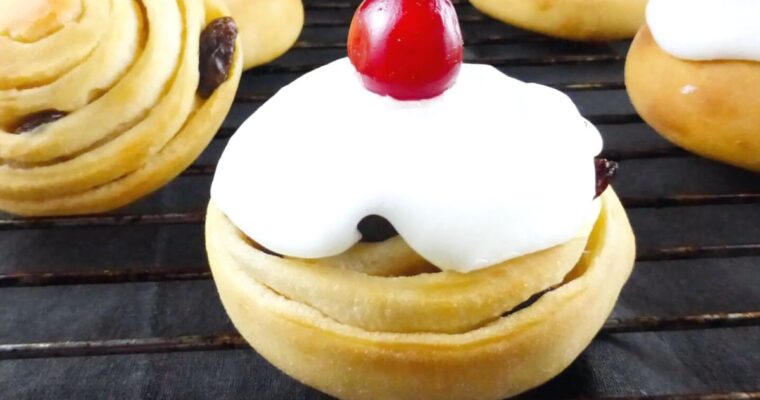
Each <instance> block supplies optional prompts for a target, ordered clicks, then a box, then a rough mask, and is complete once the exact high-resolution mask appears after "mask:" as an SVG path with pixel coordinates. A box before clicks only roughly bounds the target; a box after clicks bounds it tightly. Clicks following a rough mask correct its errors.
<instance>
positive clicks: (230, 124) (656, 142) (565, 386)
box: [0, 0, 760, 399]
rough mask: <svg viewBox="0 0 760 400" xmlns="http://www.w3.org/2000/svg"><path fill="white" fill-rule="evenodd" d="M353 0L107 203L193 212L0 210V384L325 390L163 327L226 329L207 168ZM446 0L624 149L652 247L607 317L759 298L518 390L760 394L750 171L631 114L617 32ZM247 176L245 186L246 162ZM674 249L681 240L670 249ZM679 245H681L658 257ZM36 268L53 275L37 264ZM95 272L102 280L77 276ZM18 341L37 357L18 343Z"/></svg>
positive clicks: (629, 189) (244, 353)
mask: <svg viewBox="0 0 760 400" xmlns="http://www.w3.org/2000/svg"><path fill="white" fill-rule="evenodd" d="M355 4H357V3H356V2H354V1H347V0H333V1H331V2H329V3H328V2H327V1H318V0H310V1H307V21H308V22H307V27H306V28H305V30H304V33H303V35H302V37H301V40H300V41H299V44H298V45H297V46H296V48H294V49H293V50H291V52H290V53H288V54H287V55H286V56H284V57H283V58H282V59H280V60H278V61H277V62H275V63H274V64H272V66H269V67H264V68H260V69H258V70H254V71H252V72H249V73H247V74H246V76H245V77H244V80H243V83H242V85H241V89H240V96H239V98H240V99H239V101H238V102H237V103H236V104H235V106H234V107H233V110H232V113H231V115H230V117H229V118H228V120H227V122H226V123H225V128H224V129H222V131H221V132H220V134H219V137H218V138H217V139H215V140H214V142H213V144H212V146H211V147H210V148H209V150H207V151H206V153H205V154H204V155H203V157H201V159H200V160H199V161H198V162H197V163H196V166H197V167H195V168H193V169H191V170H190V171H189V172H187V173H185V174H184V175H183V176H182V177H180V178H178V179H177V180H176V181H175V182H173V183H172V184H170V185H169V186H167V187H166V188H164V189H163V190H161V191H160V192H158V193H156V194H155V195H153V196H151V197H150V198H148V199H146V200H144V201H141V202H139V203H137V204H134V205H133V206H130V207H129V208H127V209H125V210H120V211H118V212H117V213H116V214H120V215H123V214H136V215H143V214H164V213H190V214H187V215H178V216H177V215H175V216H173V217H172V216H170V217H168V218H166V217H164V218H163V219H161V217H159V219H158V220H153V221H151V220H143V223H141V224H128V226H104V227H93V226H87V224H86V223H84V222H87V221H81V220H78V221H77V220H75V221H73V225H79V226H77V227H66V226H62V225H63V224H62V222H66V221H69V222H71V221H72V220H67V219H64V220H59V221H58V222H57V223H55V224H53V225H54V226H55V227H54V228H50V229H41V227H42V225H41V224H42V223H41V222H40V221H35V220H21V223H19V222H18V220H17V221H13V220H10V219H9V217H3V216H1V215H0V254H1V255H2V256H1V257H0V260H2V261H1V262H0V398H9V399H10V398H13V399H23V398H34V399H37V398H104V399H163V398H185V399H221V398H225V399H325V398H327V397H326V396H324V395H321V394H319V393H317V392H315V391H313V390H311V389H308V388H306V387H304V386H302V385H300V384H299V383H297V382H295V381H293V380H292V379H290V378H288V377H287V376H285V375H283V374H281V373H280V372H278V371H277V370H276V369H275V368H273V367H272V366H270V365H269V364H267V362H266V361H264V360H263V359H261V358H260V357H259V356H258V355H257V354H256V353H255V352H253V351H252V350H248V349H245V348H242V346H240V344H239V343H237V344H236V345H235V346H233V347H235V348H234V349H222V348H220V347H224V346H206V347H204V346H199V347H198V348H196V351H189V352H181V351H176V350H179V348H178V347H177V346H173V347H172V346H170V345H167V344H166V343H167V342H168V341H170V340H168V339H166V338H174V337H184V336H189V335H218V334H223V333H228V332H234V328H233V326H232V325H231V323H230V322H229V320H228V318H227V316H226V315H225V313H224V310H223V309H222V307H221V304H220V302H219V299H218V297H217V294H216V291H215V288H214V284H213V281H211V280H210V279H208V274H207V270H208V267H207V262H206V258H205V252H204V247H203V232H202V225H201V224H200V223H199V222H200V218H199V216H200V215H201V213H202V211H203V209H204V207H205V204H206V202H207V201H208V190H209V183H210V179H211V177H210V174H209V171H210V168H209V167H210V166H212V165H213V164H214V163H215V162H216V159H217V158H218V155H219V153H220V151H221V149H223V147H224V145H225V144H226V139H225V138H226V137H228V136H229V134H230V132H231V130H234V128H235V127H237V126H238V125H239V124H240V123H241V122H242V121H243V120H244V119H245V118H246V117H247V116H248V115H249V114H250V113H251V112H253V111H254V110H255V109H256V108H257V107H258V106H259V105H260V104H261V100H260V98H261V97H262V96H264V97H266V95H269V94H271V93H272V92H274V91H275V90H276V89H277V88H279V87H281V86H282V85H283V84H285V83H287V82H289V81H291V80H293V79H294V78H296V77H297V76H299V75H300V74H301V73H302V72H305V71H306V70H308V68H309V67H312V66H316V65H319V64H322V63H325V62H327V61H330V60H333V59H336V58H338V57H341V56H343V55H344V54H345V49H344V48H343V47H342V43H343V42H344V41H345V36H346V33H347V28H348V21H349V20H350V16H351V14H352V12H353V6H354V5H355ZM458 8H459V10H460V17H461V19H462V21H463V22H462V26H463V30H464V34H465V39H466V40H467V41H468V47H467V52H466V56H467V58H468V60H470V61H478V62H488V63H494V64H497V65H498V66H499V67H500V69H502V70H503V71H504V72H506V73H508V74H510V75H513V76H515V77H518V78H520V79H524V80H528V81H535V82H540V83H544V84H552V85H557V86H558V87H560V88H562V89H563V90H565V91H566V92H567V93H568V94H569V95H570V96H571V97H572V98H573V99H574V100H575V101H576V102H577V104H578V105H579V107H580V109H581V111H582V112H583V113H584V114H585V115H587V116H588V117H589V118H590V119H592V121H594V122H596V123H597V125H598V126H599V128H600V130H601V131H602V133H603V135H604V138H605V141H606V150H605V151H606V153H607V154H608V155H609V156H610V157H612V158H614V159H617V160H620V162H621V172H620V175H619V178H618V180H617V181H616V183H615V187H616V189H617V191H618V193H619V194H620V195H621V197H622V198H623V199H624V202H625V203H626V205H627V206H628V207H629V215H630V218H631V220H632V223H633V226H634V230H635V231H636V233H637V236H638V246H639V249H640V258H642V259H646V261H640V262H638V263H637V265H636V269H635V271H634V273H633V276H632V277H631V280H630V282H629V284H628V285H627V287H626V288H625V290H624V291H623V294H622V297H621V299H620V302H619V304H618V306H617V308H616V310H615V312H614V315H613V317H617V318H623V319H628V318H634V317H640V316H657V317H669V318H670V317H673V318H679V317H682V316H689V315H702V314H709V313H729V312H730V313H746V312H755V314H748V315H750V316H751V318H749V319H746V316H747V315H745V316H744V318H745V323H744V325H747V326H744V327H730V328H721V329H708V328H709V327H707V326H700V325H699V324H697V325H695V326H692V327H691V328H698V329H689V330H686V331H675V330H666V331H658V332H654V331H652V332H647V330H651V329H649V328H646V327H644V328H642V329H636V330H638V331H641V332H636V333H618V334H605V335H601V336H600V337H599V338H597V339H596V340H595V341H594V342H593V343H592V345H591V346H590V347H589V348H588V349H587V350H586V351H585V352H584V353H583V354H582V355H581V357H580V358H579V359H578V360H577V361H576V362H575V363H574V364H573V365H572V366H571V367H570V368H568V370H567V371H565V372H564V373H563V374H562V375H560V376H559V377H557V378H556V379H554V380H553V381H551V382H550V383H548V384H546V385H545V386H543V387H541V388H539V389H537V390H535V391H533V392H531V393H528V394H526V395H524V397H525V398H596V397H631V398H639V397H653V396H672V395H689V396H688V397H684V398H696V395H697V394H706V393H717V394H722V395H720V396H717V397H714V398H760V393H759V392H757V391H758V390H760V371H759V370H760V326H758V325H760V322H758V318H757V314H756V312H758V311H760V175H754V174H751V173H748V172H744V171H740V170H737V169H734V168H731V167H727V166H723V165H719V164H716V163H713V162H710V161H706V160H704V159H700V158H698V157H696V156H692V155H688V154H686V153H684V152H682V151H679V150H678V149H675V148H674V147H673V146H672V145H670V144H668V143H667V142H665V141H664V140H662V139H661V138H660V137H659V136H657V135H656V134H655V133H654V132H653V131H652V130H651V128H648V127H647V126H646V125H644V124H643V123H641V122H640V121H639V120H638V119H637V118H636V117H635V112H634V110H633V108H632V107H631V105H630V103H629V101H628V99H627V96H626V93H625V90H624V88H623V84H622V81H623V65H624V61H623V56H624V55H625V51H626V48H627V45H628V44H627V42H618V43H612V44H576V43H570V42H562V41H556V40H550V39H546V38H543V37H540V36H537V35H532V34H527V33H525V32H522V31H518V30H516V29H514V28H511V27H508V26H505V25H502V24H500V23H497V22H494V21H491V20H488V19H486V18H484V17H482V16H481V15H480V14H478V13H477V11H475V10H474V9H473V8H472V7H470V6H469V5H464V4H462V5H459V6H458ZM588 83H594V84H599V85H584V84H588ZM579 84H580V85H579ZM293 112H294V115H293V116H294V117H297V116H298V114H297V110H293ZM340 112H341V110H336V115H340V114H339V113H340ZM319 128H320V127H314V133H315V134H319ZM547 145H551V144H549V143H547ZM537 157H538V158H540V155H537ZM548 162H551V160H548ZM263 173H266V172H265V171H264V172H263ZM250 184H256V178H255V176H251V181H250ZM548 184H551V183H548ZM687 195H688V196H691V197H688V198H685V197H684V196H687ZM694 195H700V196H696V197H695V196H694ZM705 195H707V196H705ZM714 195H721V196H714ZM689 199H690V200H689ZM94 221H96V222H97V221H100V222H102V220H97V219H96V220H94ZM119 221H122V220H120V219H119V220H117V221H116V222H119ZM146 221H147V222H146ZM90 222H92V221H90ZM162 222H174V223H162ZM177 222H182V223H177ZM110 223H111V222H108V221H106V222H105V223H104V224H106V225H108V224H110ZM727 245H730V246H729V247H725V246H727ZM735 245H748V246H744V247H742V248H737V247H732V246H735ZM682 246H688V248H686V249H681V250H678V248H680V247H682ZM705 247H706V248H705ZM674 248H675V249H676V250H675V253H673V251H674V250H673V249H674ZM663 249H665V250H666V251H663ZM668 249H670V250H668ZM694 250H698V251H697V252H696V253H694ZM673 254H676V255H678V257H675V258H679V259H677V260H669V258H674V256H673ZM106 270H109V271H114V272H115V273H116V274H121V275H120V276H121V277H119V276H117V277H113V276H112V275H109V274H108V273H105V272H104V271H106ZM167 271H182V272H183V273H184V275H173V274H168V273H167ZM48 272H50V273H53V274H52V275H43V274H42V273H48ZM147 272H151V273H152V274H147ZM83 273H88V274H91V275H89V278H88V277H87V275H83ZM66 274H70V275H66ZM67 276H68V278H67ZM93 280H94V281H99V282H110V283H88V281H93ZM125 280H128V281H130V282H123V281H125ZM717 318H718V319H719V320H731V318H729V317H727V316H721V315H719V316H717ZM557 334H558V335H561V334H562V332H558V333H557ZM145 338H157V339H156V340H157V343H158V346H157V347H156V348H154V349H152V351H148V350H146V349H145V348H144V347H139V346H130V345H129V344H128V345H127V346H125V347H124V348H123V349H120V351H121V352H123V353H128V354H107V353H113V352H114V351H99V350H97V349H94V350H90V351H87V350H86V351H84V352H83V353H78V354H85V355H84V356H72V355H75V354H74V353H72V352H68V353H66V352H65V351H63V352H62V354H59V355H60V356H55V355H53V354H47V356H45V357H39V356H44V355H46V354H44V353H41V352H40V347H39V346H36V347H35V346H33V349H32V350H31V351H28V352H27V353H19V352H13V351H11V350H12V348H13V347H14V346H11V345H22V346H20V348H22V349H26V347H25V346H23V345H25V344H29V343H49V344H51V346H52V347H53V348H63V349H65V348H66V346H67V342H70V341H77V342H81V341H91V342H92V343H91V344H94V345H95V347H97V346H98V345H103V344H106V345H108V344H109V343H111V344H112V343H113V342H112V341H113V340H114V339H145ZM35 349H36V350H35ZM153 350H158V351H159V352H155V351H153ZM30 355H31V356H36V358H26V357H27V356H30ZM63 355H65V357H63ZM22 356H23V357H22ZM731 392H751V393H745V394H744V395H738V394H734V395H729V394H728V393H731ZM692 395H694V396H692ZM741 396H744V397H741Z"/></svg>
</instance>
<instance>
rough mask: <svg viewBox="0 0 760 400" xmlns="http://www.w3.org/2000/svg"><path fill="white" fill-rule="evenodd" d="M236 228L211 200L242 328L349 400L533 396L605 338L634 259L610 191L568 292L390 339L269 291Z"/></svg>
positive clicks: (214, 259) (222, 269)
mask: <svg viewBox="0 0 760 400" xmlns="http://www.w3.org/2000/svg"><path fill="white" fill-rule="evenodd" d="M230 229H232V230H236V228H235V227H234V225H232V223H231V222H230V221H229V220H228V219H227V218H226V217H225V216H224V214H222V213H221V212H220V211H219V210H218V209H217V208H216V206H215V205H214V203H213V202H212V203H211V204H210V205H209V210H208V216H207V222H206V240H207V250H208V254H209V260H210V263H211V269H212V272H213V275H214V279H215V282H216V285H217V288H218V290H219V293H220V296H221V299H222V302H223V304H224V306H225V308H226V310H227V312H228V313H229V316H230V318H231V319H232V321H233V323H234V324H235V326H236V327H237V328H238V330H239V331H240V333H241V334H242V335H243V336H244V337H245V338H246V340H247V341H248V342H249V343H250V344H251V345H252V346H253V347H254V348H255V349H256V351H258V352H259V353H260V354H261V355H262V356H263V357H264V358H266V359H267V360H269V361H270V362H271V363H272V364H274V365H275V366H277V367H278V368H280V369H281V370H283V371H284V372H285V373H287V374H288V375H290V376H292V377H294V378H295V379H297V380H299V381H301V382H303V383H305V384H306V385H309V386H312V387H314V388H317V389H319V390H321V391H323V392H325V393H328V394H330V395H333V396H335V397H338V398H341V399H502V398H504V397H508V396H513V395H516V394H519V393H521V392H524V391H526V390H529V389H531V388H534V387H536V386H538V385H540V384H542V383H544V382H546V381H548V380H549V379H551V378H552V377H554V376H555V375H557V374H559V373H560V372H561V371H562V370H564V369H565V368H566V367H567V366H568V365H570V363H571V362H572V361H573V360H574V359H575V358H576V357H577V356H578V355H579V354H580V353H581V352H582V351H583V349H585V348H586V347H587V346H588V344H589V343H590V342H591V340H592V339H593V338H594V336H596V334H597V333H598V331H599V330H600V329H601V327H602V325H603V324H604V322H605V321H606V319H607V317H608V316H609V314H610V312H611V310H612V308H613V306H614V304H615V301H616V299H617V297H618V295H619V293H620V290H621V289H622V287H623V284H624V283H625V281H626V280H627V279H628V276H629V275H630V273H631V270H632V267H633V262H634V257H635V241H634V237H633V232H632V230H631V227H630V224H629V222H628V219H627V217H626V214H625V211H624V209H623V207H622V205H621V204H620V201H619V200H618V198H617V196H616V195H615V193H614V192H613V191H612V190H611V189H610V190H608V191H607V192H606V193H605V194H604V195H603V207H602V212H601V214H600V217H599V219H598V221H597V224H596V226H595V228H594V230H593V232H592V234H591V236H590V238H589V244H588V247H587V251H586V253H585V254H584V256H583V257H582V258H581V260H580V262H579V263H578V265H577V266H576V268H575V269H574V270H573V271H572V272H571V273H570V274H569V275H568V276H567V277H566V280H565V283H564V284H563V285H561V286H560V287H559V288H557V289H555V290H552V291H550V292H548V293H546V294H545V295H543V296H542V297H541V298H540V299H539V300H538V301H536V302H535V303H534V304H532V305H530V306H529V307H527V308H525V309H523V310H520V311H517V312H515V313H513V314H509V315H507V316H503V317H500V318H498V319H496V320H495V321H493V322H490V323H487V324H485V325H484V326H482V327H478V328H476V329H473V330H470V331H467V332H464V333H457V334H442V333H391V332H378V331H368V330H365V329H361V328H358V327H355V326H351V325H347V324H343V323H340V322H338V321H336V320H334V319H332V318H329V317H327V316H326V315H325V314H323V313H321V312H319V311H317V310H316V309H314V308H312V307H311V306H309V305H308V304H305V303H300V302H296V301H293V300H291V299H289V298H286V297H284V296H282V295H280V294H278V293H277V292H275V291H273V290H271V289H270V288H268V287H266V286H264V285H262V284H260V283H259V282H258V281H256V280H254V279H253V278H252V277H251V275H250V274H249V272H248V271H246V267H245V266H244V265H241V264H240V263H239V262H238V261H237V259H235V258H234V257H233V256H232V255H231V254H230V252H229V251H228V245H229V243H225V237H228V236H229V235H227V234H225V232H228V231H229V230H230ZM237 240H244V238H242V237H240V235H238V239H237ZM536 268H541V266H540V265H537V266H536Z"/></svg>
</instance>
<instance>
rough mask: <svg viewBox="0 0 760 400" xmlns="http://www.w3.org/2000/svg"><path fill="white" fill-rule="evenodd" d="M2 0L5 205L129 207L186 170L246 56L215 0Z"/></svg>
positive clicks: (213, 126) (49, 211)
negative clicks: (242, 52)
mask: <svg viewBox="0 0 760 400" xmlns="http://www.w3.org/2000/svg"><path fill="white" fill-rule="evenodd" d="M2 4H3V5H2V6H0V11H1V12H0V15H2V17H0V54H3V56H2V58H1V59H0V128H1V129H0V210H5V211H9V212H11V213H15V214H20V215H66V214H82V213H93V212H102V211H107V210H111V209H114V208H117V207H120V206H123V205H125V204H128V203H130V202H132V201H134V200H136V199H138V198H140V197H142V196H144V195H146V194H148V193H150V192H151V191H153V190H155V189H157V188H159V187H161V186H162V185H164V184H165V183H167V182H168V181H169V180H171V179H172V178H174V177H175V176H176V175H177V174H179V173H180V171H182V170H183V169H184V168H186V167H187V166H188V165H189V164H190V163H191V162H192V161H193V160H194V159H195V158H196V157H197V155H198V154H200V152H201V151H202V150H203V149H204V148H205V147H206V145H207V144H208V143H209V141H210V140H211V138H212V137H213V135H214V134H215V132H216V130H217V129H218V127H219V126H220V125H221V123H222V120H223V119H224V117H225V115H226V113H227V111H228V110H229V108H230V105H231V103H232V101H233V98H234V95H235V92H236V89H237V85H238V82H239V77H240V73H241V70H242V54H241V52H240V51H239V42H237V41H236V39H235V36H236V28H235V26H234V22H232V20H230V19H229V18H226V19H225V18H224V17H225V16H227V15H228V13H227V11H226V8H225V7H224V5H223V4H220V2H219V0H172V1H166V0H141V1H125V0H110V1H104V0H60V1H52V0H34V1H31V2H30V1H27V0H24V1H20V0H19V1H10V2H8V1H5V2H3V3H2ZM220 66H223V67H220ZM224 67H227V68H224Z"/></svg>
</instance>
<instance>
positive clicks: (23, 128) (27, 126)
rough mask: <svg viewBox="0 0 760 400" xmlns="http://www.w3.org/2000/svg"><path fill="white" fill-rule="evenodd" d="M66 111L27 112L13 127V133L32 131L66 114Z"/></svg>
mask: <svg viewBox="0 0 760 400" xmlns="http://www.w3.org/2000/svg"><path fill="white" fill-rule="evenodd" d="M67 115H68V113H66V112H63V111H58V110H45V111H40V112H36V113H34V114H29V115H27V116H26V117H24V118H22V119H21V121H19V123H18V124H17V125H16V127H15V128H14V129H13V133H24V132H29V131H33V130H35V129H37V128H39V127H40V126H42V125H45V124H49V123H52V122H55V121H58V120H59V119H61V118H63V117H65V116H67Z"/></svg>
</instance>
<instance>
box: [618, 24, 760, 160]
mask: <svg viewBox="0 0 760 400" xmlns="http://www.w3.org/2000/svg"><path fill="white" fill-rule="evenodd" d="M625 81H626V85H627V87H628V93H629V95H630V97H631V101H632V102H633V105H634V106H635V107H636V110H637V111H638V112H639V114H641V116H642V118H644V120H645V121H646V122H647V123H649V124H650V125H651V126H652V127H654V129H655V130H657V132H659V133H660V134H661V135H663V136H664V137H665V138H666V139H668V140H670V141H671V142H673V143H675V144H677V145H679V146H681V147H683V148H685V149H687V150H689V151H692V152H694V153H697V154H700V155H702V156H705V157H708V158H712V159H715V160H718V161H722V162H726V163H728V164H732V165H735V166H738V167H742V168H746V169H749V170H753V171H757V172H760V113H758V110H760V91H759V90H757V88H758V87H760V63H757V62H748V61H686V60H681V59H678V58H675V57H673V56H671V55H670V54H668V53H666V52H665V51H664V50H662V49H661V48H660V46H658V45H657V43H656V42H655V40H654V38H653V37H652V34H651V32H650V31H649V28H648V27H644V28H642V29H641V32H639V34H638V35H637V36H636V38H635V39H634V41H633V44H632V45H631V49H630V53H629V54H628V61H627V63H626V71H625Z"/></svg>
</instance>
